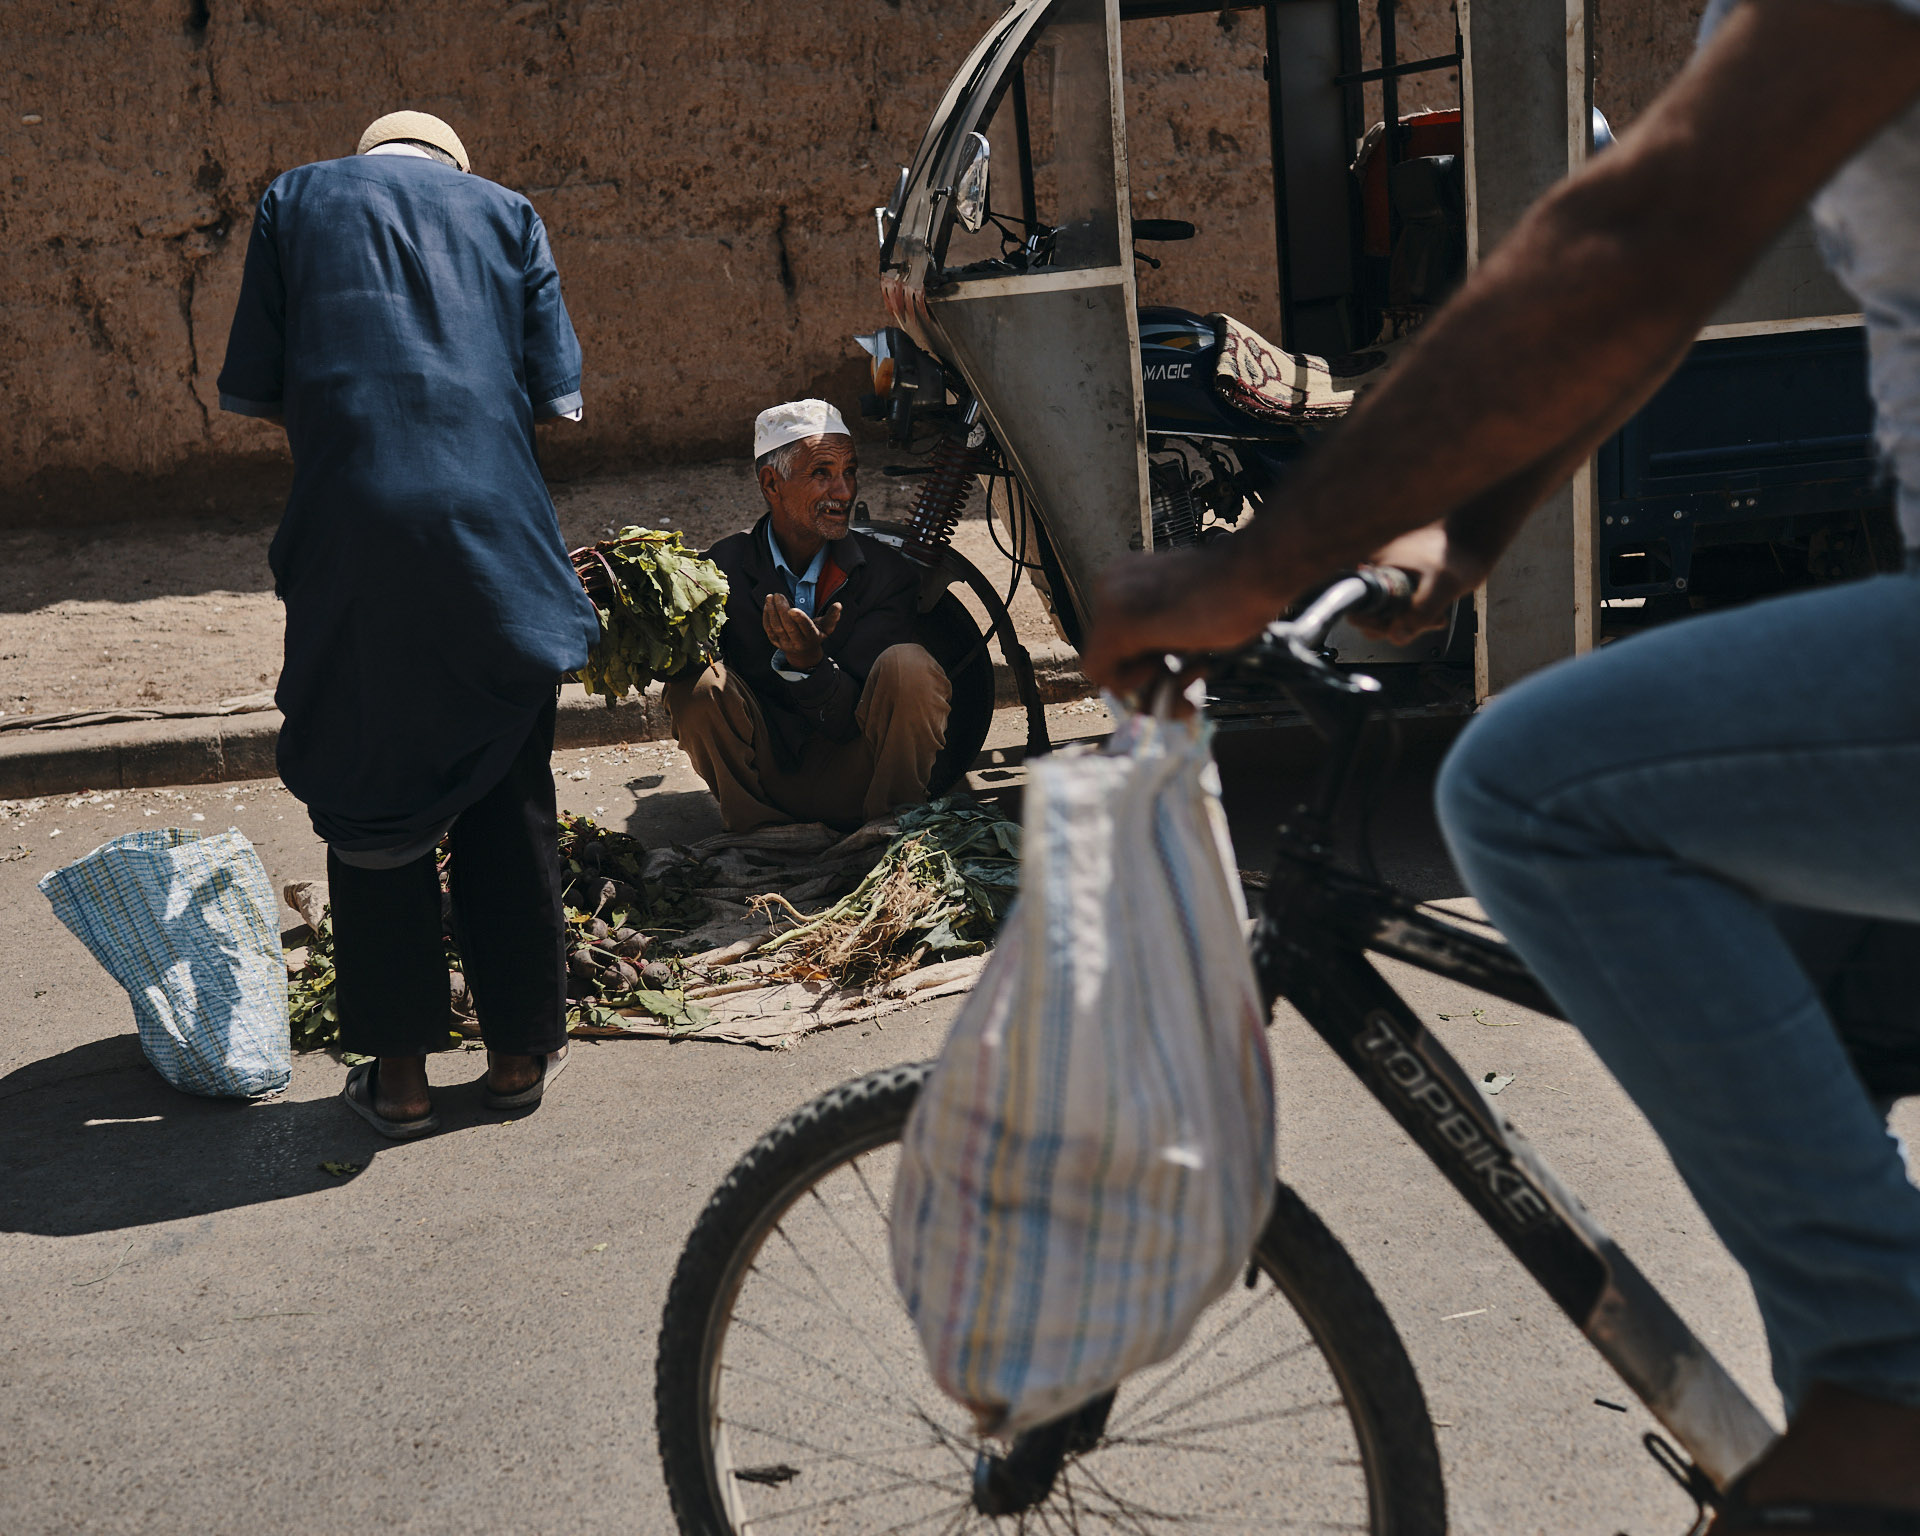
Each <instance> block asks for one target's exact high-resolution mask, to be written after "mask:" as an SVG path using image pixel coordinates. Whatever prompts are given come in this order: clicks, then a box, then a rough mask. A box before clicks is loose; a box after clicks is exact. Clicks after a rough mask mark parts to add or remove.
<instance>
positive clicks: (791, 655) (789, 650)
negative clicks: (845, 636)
mask: <svg viewBox="0 0 1920 1536" xmlns="http://www.w3.org/2000/svg"><path fill="white" fill-rule="evenodd" d="M839 622H840V605H839V604H838V603H835V604H834V605H833V606H832V607H831V608H829V609H828V610H827V611H826V612H825V613H823V614H821V615H820V618H819V620H818V621H817V622H816V621H815V620H814V619H812V618H809V617H808V616H807V615H806V614H805V613H803V612H802V611H801V610H800V609H798V608H796V607H794V606H793V604H792V603H790V602H788V601H787V600H786V599H785V598H784V597H782V596H781V595H780V594H779V593H778V592H774V593H771V594H769V596H768V598H767V605H766V607H765V608H763V609H761V611H760V625H761V628H763V629H764V630H765V631H766V633H767V638H768V639H769V640H771V641H772V642H773V644H774V648H775V649H776V650H780V651H784V652H785V653H786V657H787V665H788V666H789V667H791V668H792V669H793V670H794V671H796V672H810V671H812V670H813V669H814V668H815V667H817V666H819V665H820V657H821V654H822V653H821V642H822V641H824V640H825V639H826V638H827V636H828V635H830V634H832V633H833V628H834V626H835V625H836V624H838V623H839Z"/></svg>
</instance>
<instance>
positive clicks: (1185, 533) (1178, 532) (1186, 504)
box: [1136, 461, 1204, 549]
mask: <svg viewBox="0 0 1920 1536" xmlns="http://www.w3.org/2000/svg"><path fill="white" fill-rule="evenodd" d="M1147 485H1148V488H1149V490H1150V492H1151V494H1152V505H1153V547H1154V548H1155V549H1184V548H1186V547H1187V546H1188V545H1190V544H1198V543H1199V542H1200V520H1201V517H1202V516H1203V515H1204V514H1203V513H1202V511H1201V509H1200V507H1199V506H1198V505H1196V503H1195V501H1194V498H1193V486H1192V483H1191V477H1190V476H1189V475H1188V473H1187V470H1186V467H1185V465H1184V464H1182V463H1179V462H1177V461H1176V462H1174V463H1171V464H1168V463H1157V464H1149V465H1148V466H1147ZM1136 505H1137V503H1136Z"/></svg>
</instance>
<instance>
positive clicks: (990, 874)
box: [762, 796, 1020, 986]
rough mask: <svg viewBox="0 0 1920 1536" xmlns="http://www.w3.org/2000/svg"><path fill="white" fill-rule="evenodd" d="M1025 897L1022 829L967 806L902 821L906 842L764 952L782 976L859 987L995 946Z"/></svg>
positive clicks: (955, 803) (901, 839)
mask: <svg viewBox="0 0 1920 1536" xmlns="http://www.w3.org/2000/svg"><path fill="white" fill-rule="evenodd" d="M1019 889H1020V828H1019V825H1018V824H1017V823H1015V822H1011V821H1007V820H1005V819H1004V818H1002V817H1000V816H997V815H995V814H994V813H993V812H992V811H989V810H986V809H984V808H983V807H981V806H978V805H976V804H974V803H973V802H972V801H971V800H967V799H964V798H961V797H958V796H948V797H946V798H944V799H940V800H935V801H933V802H932V803H931V804H929V805H921V806H915V807H914V808H913V809H912V810H909V811H905V812H902V813H901V816H900V832H899V835H898V836H897V837H896V838H895V839H894V841H893V843H892V845H891V846H890V847H889V848H888V849H887V851H886V854H885V856H884V857H883V858H882V859H881V860H880V862H879V863H878V864H876V865H874V867H873V869H872V870H871V871H870V872H869V873H868V875H867V877H866V879H864V880H862V881H861V882H860V884H859V885H858V886H857V887H855V888H854V890H853V891H852V892H851V893H850V894H848V895H847V896H845V897H843V898H842V899H841V900H840V901H838V902H836V903H835V904H834V905H833V906H831V907H829V908H828V909H827V910H826V911H824V912H821V913H818V914H816V915H815V916H812V917H808V918H803V919H802V921H801V923H800V925H799V926H798V927H797V928H794V929H792V930H791V931H790V932H787V933H784V934H782V935H781V936H780V937H779V938H777V939H775V940H774V941H773V942H772V943H770V944H768V945H767V946H766V947H765V949H764V950H763V951H762V953H764V954H779V955H782V956H784V957H785V960H786V964H785V965H784V966H783V968H782V974H784V975H787V976H790V977H795V978H802V979H808V980H813V979H819V980H827V981H832V982H833V983H834V984H836V985H839V986H859V985H864V984H867V983H872V982H884V981H890V980H892V979H893V978H894V977H896V976H899V975H903V974H904V973H906V972H907V971H911V970H914V969H916V968H917V967H919V966H921V965H925V964H930V963H932V962H935V961H940V960H956V959H959V958H960V957H961V956H963V955H973V954H978V953H979V952H980V951H981V950H983V949H985V948H986V947H987V946H988V945H989V944H991V943H992V942H993V936H994V933H995V931H996V930H997V929H998V928H999V926H1000V919H1001V918H1002V917H1004V916H1005V915H1006V911H1007V908H1008V907H1010V906H1011V905H1012V904H1013V898H1014V896H1015V895H1017V894H1018V892H1019Z"/></svg>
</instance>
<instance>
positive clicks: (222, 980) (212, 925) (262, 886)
mask: <svg viewBox="0 0 1920 1536" xmlns="http://www.w3.org/2000/svg"><path fill="white" fill-rule="evenodd" d="M40 889H41V891H42V892H43V893H44V894H45V895H46V898H47V900H48V901H50V902H52V903H53V911H54V915H55V916H56V917H58V918H59V919H60V921H61V922H63V923H65V924H66V925H67V927H69V928H70V929H72V930H73V933H74V936H75V937H76V938H78V939H79V940H80V942H81V943H82V944H84V945H86V946H87V948H88V949H90V950H92V951H93V957H94V959H96V960H98V961H99V962H100V963H101V964H102V965H103V966H105V967H106V968H107V973H108V974H109V975H110V976H112V977H113V979H114V980H115V981H117V982H119V983H120V985H121V986H123V987H125V988H126V989H127V994H128V996H130V997H131V998H132V999H133V1017H134V1021H135V1022H136V1023H137V1024H138V1025H139V1027H140V1048H141V1049H142V1050H144V1051H145V1052H146V1053H147V1060H148V1061H150V1062H152V1063H153V1065H154V1069H155V1070H156V1071H157V1072H159V1074H160V1075H161V1076H162V1077H164V1078H165V1079H166V1080H167V1081H168V1082H170V1083H172V1084H173V1086H174V1087H176V1088H178V1089H180V1090H181V1091H183V1092H185V1093H199V1094H205V1095H207V1096H208V1097H210V1098H229V1097H237V1098H247V1097H251V1096H252V1095H254V1094H258V1093H272V1092H274V1091H275V1090H276V1089H280V1088H284V1087H286V1086H287V1081H288V1079H289V1078H291V1077H292V1076H293V1059H292V1055H291V1049H290V1046H289V1043H288V1038H287V969H286V964H285V962H284V961H283V960H282V959H281V958H280V932H279V922H278V920H277V919H278V915H279V907H278V904H277V903H276V902H275V901H274V899H273V889H272V887H271V886H270V885H269V884H268V883H267V872H266V869H265V868H264V867H263V866H262V865H261V863H260V855H259V854H257V853H255V852H254V851H253V844H252V843H250V842H248V841H247V840H246V838H245V837H244V836H242V835H241V833H240V831H239V830H238V829H237V828H234V829H230V830H228V831H226V832H221V833H218V834H216V835H214V836H212V837H203V836H202V835H201V834H200V833H198V832H188V831H185V830H183V829H181V828H179V827H165V828H160V829H158V830H155V831H151V832H129V833H128V834H127V835H126V836H125V837H116V838H114V839H113V841H112V842H108V843H102V844H101V845H100V846H99V847H98V848H96V849H94V850H93V852H92V853H90V854H88V855H87V856H86V857H85V858H84V859H81V860H79V861H78V862H77V863H73V864H69V865H67V866H66V868H64V869H56V870H54V871H53V872H52V873H51V874H49V875H47V876H45V877H44V878H43V879H42V880H41V881H40Z"/></svg>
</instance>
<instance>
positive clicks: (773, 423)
mask: <svg viewBox="0 0 1920 1536" xmlns="http://www.w3.org/2000/svg"><path fill="white" fill-rule="evenodd" d="M829 432H831V433H837V434H838V435H840V436H841V437H851V436H852V435H853V434H852V433H851V432H849V431H848V430H847V424H846V422H845V421H844V420H842V419H841V416H840V413H839V412H838V411H836V410H835V409H834V408H833V407H832V406H831V405H829V404H827V402H826V401H824V400H789V401H788V402H787V403H786V404H785V405H770V406H768V407H767V408H766V409H765V410H764V411H762V412H761V413H760V414H759V415H758V416H756V417H754V419H753V456H754V457H755V458H756V459H758V458H762V457H764V456H765V455H767V454H769V453H772V452H773V450H774V449H776V448H784V447H786V446H787V444H788V443H797V442H799V441H800V440H801V439H802V438H805V437H819V436H821V435H822V434H823V433H829Z"/></svg>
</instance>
